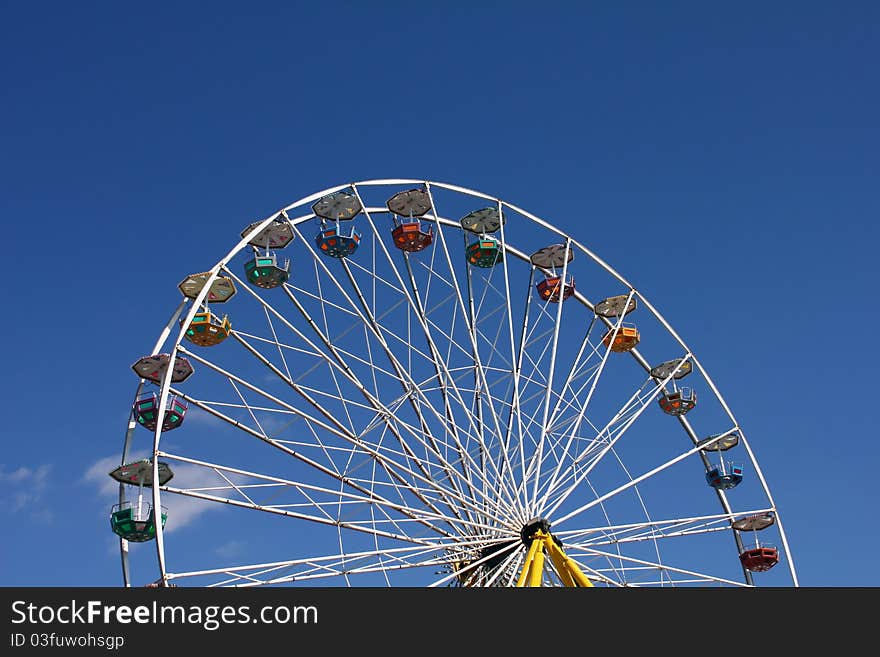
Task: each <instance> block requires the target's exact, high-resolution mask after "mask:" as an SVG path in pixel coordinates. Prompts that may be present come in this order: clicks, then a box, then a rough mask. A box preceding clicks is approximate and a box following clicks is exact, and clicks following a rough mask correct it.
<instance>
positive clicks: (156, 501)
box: [120, 178, 797, 585]
mask: <svg viewBox="0 0 880 657" xmlns="http://www.w3.org/2000/svg"><path fill="white" fill-rule="evenodd" d="M393 185H424V186H425V187H426V188H427V189H428V190H430V189H431V187H432V186H433V187H437V188H440V189H445V190H448V191H452V192H459V193H464V194H467V195H469V196H473V197H475V198H481V199H483V200H486V201H491V202H495V203H497V204H498V207H499V208H502V207H506V208H509V209H511V210H512V211H514V212H516V213H519V214H521V215H522V216H524V217H526V218H528V219H531V220H532V221H534V222H536V223H537V224H539V225H541V226H542V227H544V228H547V229H548V230H550V231H551V232H553V233H554V234H556V235H558V236H559V237H560V238H562V239H564V241H565V243H566V244H569V245H570V246H571V247H572V248H577V249H578V250H579V251H581V252H582V253H583V254H585V255H586V256H587V257H589V258H590V259H591V260H593V262H595V263H596V264H598V265H600V266H601V267H602V268H603V269H605V270H606V271H607V272H608V273H609V274H610V275H611V276H612V277H614V278H615V279H616V280H618V282H620V283H621V284H622V285H624V286H625V287H627V288H628V289H629V290H630V294H631V295H632V297H633V298H637V299H638V300H639V302H641V303H642V304H643V305H644V306H645V307H646V308H647V309H648V310H649V311H650V312H651V313H652V315H653V316H654V317H655V318H656V319H657V321H659V322H660V323H661V325H663V327H664V328H665V329H666V330H667V331H668V332H669V334H670V335H671V336H672V337H673V338H674V339H675V340H676V341H677V342H678V343H679V345H680V346H681V348H682V350H683V353H685V354H686V357H685V358H689V359H690V360H691V361H692V362H693V364H694V366H695V368H696V370H698V371H699V372H700V374H701V375H702V377H703V379H704V380H705V381H706V383H707V384H708V385H709V387H710V389H711V391H712V393H713V394H714V395H715V397H716V399H717V400H718V401H719V402H720V404H721V405H722V407H723V408H724V411H725V412H726V414H727V415H728V417H729V418H730V420H731V423H732V425H733V427H734V428H735V430H736V431H737V432H739V435H740V437H741V440H742V444H743V445H744V447H745V449H746V452H747V455H748V458H749V460H750V463H751V464H752V465H753V466H754V467H755V469H756V474H757V476H758V479H759V481H760V483H761V486H762V488H763V491H764V494H765V495H766V496H767V500H768V502H769V509H770V510H772V512H773V513H775V514H776V516H777V524H778V526H779V532H780V536H781V541H782V543H783V544H784V549H785V553H786V555H787V560H788V565H789V569H790V572H791V576H792V578H793V581H794V584H795V585H797V576H796V573H795V570H794V564H793V561H792V558H791V553H790V549H789V547H788V544H787V539H786V537H785V533H784V530H783V529H782V524H781V520H779V519H778V515H779V514H778V512H777V509H776V504H775V502H774V501H773V498H772V494H771V492H770V489H769V485H768V484H767V482H766V480H765V478H764V476H763V473H762V472H761V471H760V468H759V465H758V460H757V458H756V457H755V454H754V452H753V450H752V449H751V447H750V445H749V443H748V440H747V439H746V436H745V434H744V432H743V430H742V428H741V426H740V424H739V423H738V421H737V420H736V418H735V417H734V415H733V413H732V411H731V410H730V408H729V406H728V404H727V402H726V401H725V400H724V398H723V397H722V395H721V393H720V391H719V390H718V388H717V386H716V385H715V383H714V382H713V381H712V379H711V377H710V375H709V374H708V372H707V371H706V369H705V368H704V367H703V365H702V364H701V362H700V361H699V360H698V359H697V357H696V355H695V354H694V353H693V352H692V350H690V349H689V347H688V346H687V344H686V343H685V342H684V340H683V339H682V338H681V337H680V336H679V335H678V334H677V332H676V331H675V330H674V329H673V327H672V326H671V325H670V324H669V322H668V321H667V320H666V319H665V318H664V317H663V316H662V314H661V313H660V312H659V311H657V309H656V308H655V307H654V306H653V305H652V304H651V303H650V301H649V300H648V299H646V298H645V297H644V296H643V295H642V294H641V292H640V291H639V290H638V289H637V288H635V287H634V286H633V285H632V284H630V283H629V282H628V281H627V280H626V279H625V278H623V276H621V275H620V274H619V273H618V272H617V271H616V270H615V269H614V268H613V267H611V266H610V265H608V264H607V263H605V262H604V261H603V260H602V259H601V258H599V257H598V256H597V255H596V254H594V253H593V252H592V251H590V250H589V249H588V248H586V246H584V245H583V244H581V243H580V242H578V241H577V240H574V239H573V238H572V237H570V236H569V235H567V234H566V233H564V232H562V231H560V230H558V229H556V228H555V227H554V226H552V225H551V224H549V223H548V222H545V221H544V220H542V219H540V218H539V217H537V216H536V215H533V214H531V213H529V212H527V211H525V210H523V209H521V208H519V207H518V206H516V205H513V204H511V203H508V202H506V201H503V200H502V199H500V198H498V197H493V196H490V195H488V194H485V193H483V192H479V191H476V190H473V189H468V188H465V187H460V186H457V185H451V184H449V183H440V182H434V181H430V180H422V179H412V178H389V179H370V180H363V181H359V182H352V183H345V184H340V185H336V186H333V187H329V188H327V189H325V190H322V191H320V192H316V193H313V194H311V195H308V196H305V197H303V198H301V199H300V200H298V201H295V202H293V203H291V204H289V205H287V206H284V207H283V208H281V209H280V210H278V211H276V212H274V213H272V214H271V215H269V216H268V217H266V218H265V219H263V220H261V221H258V222H254V223H253V224H252V230H251V231H249V232H247V233H243V234H242V237H241V240H240V241H239V242H238V244H237V245H236V246H235V247H233V248H232V250H230V251H229V253H228V254H227V255H226V256H225V257H224V258H222V259H221V260H220V261H218V262H217V264H215V265H214V267H212V268H211V270H210V271H209V272H207V273H208V274H209V276H208V279H207V281H206V283H205V285H204V287H203V288H202V290H201V291H200V292H199V294H198V295H197V296H196V297H195V298H194V299H192V303H191V306H190V308H189V310H188V312H186V313H183V312H182V310H183V309H184V306H185V304H186V302H187V300H186V299H184V301H183V302H182V303H181V306H180V307H179V308H178V309H177V311H176V314H175V315H174V318H173V319H172V320H171V321H170V322H169V325H168V326H167V327H166V329H165V330H164V331H163V332H162V335H160V338H159V340H158V341H157V345H156V348H155V349H154V352H155V351H156V350H158V349H159V348H160V346H161V345H162V344H165V343H166V342H167V340H168V338H169V336H170V333H171V332H172V331H171V330H170V327H171V326H172V325H173V323H174V321H175V320H176V319H177V318H178V317H179V316H181V315H183V316H184V319H182V320H180V324H181V329H180V331H179V332H178V335H177V338H176V340H175V341H174V343H173V347H172V349H171V350H170V354H169V355H170V358H172V359H173V358H175V356H176V355H177V353H178V352H179V351H180V347H181V345H182V342H183V339H184V334H185V330H186V329H185V327H186V326H187V325H188V324H189V322H191V321H192V319H193V316H194V315H195V314H196V312H197V311H198V309H199V308H200V307H201V305H202V304H203V303H204V301H205V297H206V295H207V291H208V288H209V286H210V284H211V282H212V281H214V280H215V279H216V278H218V277H219V276H220V275H221V274H222V272H223V271H224V270H226V269H227V266H228V264H229V262H230V261H231V260H232V259H233V258H234V257H235V256H236V255H238V254H240V253H241V252H242V251H243V250H245V249H246V248H247V247H248V245H249V242H250V241H251V240H252V239H253V238H254V236H256V235H257V234H258V233H259V232H260V231H261V230H262V229H263V228H265V227H266V226H268V225H269V224H270V223H271V222H272V221H274V220H277V219H278V218H279V217H284V218H285V219H286V220H287V221H289V222H290V223H291V225H292V226H293V227H294V228H296V227H297V226H298V225H300V224H303V223H304V222H306V221H308V220H309V219H313V218H314V217H315V215H314V214H313V213H312V214H311V215H309V214H306V215H303V216H300V217H296V218H294V219H290V218H289V217H288V213H289V212H290V211H291V210H295V209H296V208H298V207H301V206H304V205H307V204H310V203H312V202H313V201H316V200H318V199H320V198H322V197H324V196H326V195H328V194H332V193H334V192H338V191H342V190H346V189H353V190H355V191H356V190H357V189H358V188H359V187H370V186H393ZM363 211H364V212H365V213H366V214H367V216H369V214H370V213H374V214H379V213H388V212H390V211H389V209H388V208H387V207H386V208H381V207H366V206H364V208H363ZM426 216H427V217H428V218H431V219H433V220H434V221H435V222H437V223H438V224H444V225H448V226H450V227H453V226H455V224H456V223H457V222H456V221H455V220H454V219H452V218H446V217H442V216H439V215H437V214H436V213H435V211H434V210H433V208H432V210H431V211H430V212H429V213H428V215H426ZM501 230H502V248H503V250H504V252H505V254H507V253H509V254H510V255H512V256H514V257H516V258H518V259H520V260H526V261H527V260H528V255H527V254H525V253H523V252H522V251H519V250H517V249H516V248H515V247H513V246H512V245H511V244H509V243H507V242H506V240H504V239H503V226H502V228H501ZM301 237H302V236H301ZM567 264H568V263H566V265H567ZM574 295H575V297H576V298H578V299H579V300H580V302H581V303H582V304H585V305H587V306H588V307H592V304H591V302H589V301H588V300H587V298H586V297H585V296H583V294H582V293H580V292H579V291H575V292H574ZM561 309H562V304H559V307H558V310H559V312H560V313H561ZM162 336H164V337H162ZM183 349H184V350H186V347H185V346H184V347H183ZM633 355H634V356H635V357H636V360H637V362H639V363H640V365H641V366H642V367H643V368H645V369H646V370H648V371H650V365H649V363H648V362H647V361H645V360H644V359H639V358H638V352H637V351H636V350H633ZM143 383H144V381H143V380H141V383H140V385H139V388H138V390H139V391H140V389H141V387H142V386H143ZM159 391H160V392H159V396H160V407H159V427H157V430H156V432H155V435H154V441H153V464H154V468H156V469H158V465H159V464H158V458H159V455H160V454H162V452H161V450H160V440H161V436H162V430H161V418H162V413H163V411H164V406H165V401H166V400H167V398H168V395H169V394H170V392H171V381H170V376H169V377H165V378H163V380H162V381H161V383H160V386H159ZM678 419H679V422H680V423H682V425H683V426H684V427H685V430H686V431H687V432H688V433H689V435H690V436H691V437H692V438H693V439H695V440H696V438H697V437H696V434H695V433H694V432H693V430H692V429H690V428H689V426H688V424H687V419H686V418H684V417H679V418H678ZM127 451H128V437H127V440H126V449H125V450H124V454H125V453H126V452H127ZM124 458H125V456H123V460H124ZM154 476H157V470H156V471H154ZM162 488H163V487H162V486H156V487H153V506H154V508H161V499H160V490H161V489H162ZM719 493H720V491H719ZM121 494H122V493H121V492H120V495H121ZM720 498H721V500H722V506H723V507H724V496H723V493H720ZM724 510H725V511H726V512H727V513H730V512H731V511H730V508H729V507H727V508H725V509H724ZM162 533H163V530H162V527H161V523H158V524H157V527H156V547H157V553H158V557H159V565H160V573H161V579H162V581H163V582H165V583H167V581H168V575H169V574H168V572H167V570H166V568H165V557H164V543H163V538H162ZM124 560H125V555H123V561H124ZM125 579H126V583H128V574H127V567H126V574H125Z"/></svg>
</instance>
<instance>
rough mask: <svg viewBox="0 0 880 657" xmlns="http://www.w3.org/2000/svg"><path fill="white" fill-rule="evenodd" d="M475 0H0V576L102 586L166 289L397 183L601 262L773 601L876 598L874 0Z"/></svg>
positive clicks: (170, 298)
mask: <svg viewBox="0 0 880 657" xmlns="http://www.w3.org/2000/svg"><path fill="white" fill-rule="evenodd" d="M499 7H500V6H499V5H497V4H495V3H481V2H475V3H464V2H461V3H458V2H452V3H441V4H440V5H439V6H436V7H432V8H431V10H430V11H428V10H427V9H426V7H420V6H415V5H412V4H411V3H396V2H384V3H345V2H327V3H249V4H248V6H247V9H246V10H245V9H243V8H242V6H241V5H239V4H238V3H225V2H216V3H210V7H209V6H208V5H207V4H198V3H178V4H175V5H170V4H169V5H164V6H159V7H150V8H149V9H140V8H133V7H129V6H120V5H118V4H115V3H103V2H96V3H88V4H87V5H86V6H77V7H72V6H70V5H69V4H68V3H53V2H50V3H44V4H40V5H36V4H27V3H25V4H16V5H13V4H12V3H6V4H5V5H4V7H3V9H2V14H3V19H2V20H0V44H2V45H0V49H2V67H3V69H2V70H3V80H4V83H3V85H2V91H0V93H2V94H3V98H2V103H0V117H2V121H0V142H2V153H3V157H2V158H0V211H2V215H3V218H4V222H3V225H4V230H5V244H6V252H7V255H6V257H5V258H4V259H3V260H2V262H0V268H2V275H3V280H4V281H5V284H4V285H3V286H2V288H0V295H2V296H0V302H2V307H3V308H4V309H5V313H4V317H5V320H6V321H4V322H3V324H2V329H0V330H2V331H3V338H4V339H3V343H4V344H5V356H4V360H5V372H6V376H4V377H3V379H2V383H0V385H2V388H3V394H4V398H5V399H6V403H7V410H6V414H5V420H4V424H3V432H2V433H3V441H4V445H5V450H4V452H3V456H2V458H0V520H2V522H3V524H4V526H5V527H7V528H11V529H10V531H9V532H8V533H7V536H9V537H11V540H4V541H3V542H2V544H0V564H2V566H0V584H2V585H6V586H11V585H26V586H47V585H63V586H75V585H98V586H101V585H109V586H113V585H117V584H119V583H120V581H121V577H120V571H119V565H118V555H117V554H115V553H114V551H113V549H114V542H115V541H114V536H113V534H112V533H111V532H110V530H109V527H108V522H107V513H108V511H109V507H110V506H111V505H112V504H113V503H114V501H115V500H114V493H113V490H112V486H111V487H110V488H109V489H108V483H112V482H110V480H109V478H107V477H106V472H107V471H109V468H108V467H107V465H108V464H111V465H110V467H113V465H115V462H116V461H118V459H119V454H120V450H121V446H122V439H123V434H124V428H125V423H126V420H127V417H128V413H129V408H130V403H131V399H132V396H133V394H134V390H135V386H136V384H137V379H136V377H135V376H134V375H133V373H132V372H131V369H130V366H131V364H132V363H133V362H134V361H135V360H136V359H137V358H139V357H140V356H142V355H144V354H146V353H147V352H148V351H149V350H150V348H151V347H152V345H153V343H154V342H155V340H156V337H157V335H158V334H159V332H160V330H161V329H162V327H163V326H164V324H165V322H166V321H167V320H168V317H169V316H170V314H171V312H172V311H173V309H174V307H175V306H176V304H177V303H178V301H179V293H178V292H177V289H176V287H177V284H178V283H179V282H180V281H181V280H182V279H183V277H184V276H185V275H187V274H189V273H192V272H197V271H205V270H207V269H208V268H210V267H211V266H213V264H214V263H215V262H217V261H218V260H219V259H220V258H221V257H223V256H224V255H225V254H226V253H227V252H228V251H229V249H230V248H231V247H232V246H233V245H234V244H235V243H236V242H237V241H238V239H239V233H240V231H241V230H242V229H243V228H244V227H245V226H247V225H248V224H250V223H251V222H253V221H256V220H257V219H262V218H265V217H268V216H269V215H270V214H272V213H273V212H275V211H277V210H278V209H279V208H281V207H284V206H286V205H288V204H290V203H293V202H294V201H296V200H297V199H300V198H303V197H306V196H308V195H310V194H313V193H315V192H318V191H320V190H323V189H326V188H330V187H333V186H335V185H341V184H345V183H347V182H351V181H360V180H368V179H375V178H398V177H400V178H413V179H424V180H430V181H439V182H446V183H451V184H456V185H461V186H463V187H467V188H470V189H474V190H479V191H481V192H484V193H486V194H489V195H491V196H495V197H500V198H502V199H504V200H506V201H509V202H510V203H513V204H515V205H517V206H519V207H521V208H523V209H526V210H528V211H530V212H532V213H534V214H536V215H538V216H539V217H541V218H543V219H545V220H547V221H548V222H550V223H552V224H553V225H555V226H556V227H558V228H559V229H560V230H562V231H564V232H566V233H568V234H569V235H571V236H572V237H574V238H575V239H577V240H578V241H580V242H581V243H582V244H585V245H586V246H587V247H588V248H590V249H591V250H592V251H593V252H594V253H596V254H597V255H598V256H599V257H601V258H602V259H604V260H605V261H606V262H608V263H609V264H611V265H612V266H613V267H614V268H615V269H616V270H617V271H619V272H620V273H621V274H623V275H624V276H625V277H626V278H627V279H628V280H629V281H630V282H631V283H633V284H634V285H635V287H636V288H637V289H638V290H639V291H640V292H641V293H642V294H644V295H645V297H646V298H648V299H650V300H651V303H652V304H653V305H654V306H655V307H656V308H657V309H658V310H660V312H661V313H662V314H663V316H664V317H665V318H666V319H667V320H668V321H669V323H670V324H671V325H672V326H673V327H674V328H675V330H676V331H677V332H678V333H679V335H681V336H682V337H683V339H684V340H685V341H686V342H687V343H688V345H689V346H690V347H691V348H692V350H693V351H694V353H695V354H697V356H698V357H699V359H700V362H701V363H702V364H703V365H704V366H705V367H706V369H707V370H708V372H709V373H710V375H711V377H712V379H713V380H714V381H715V383H716V384H717V385H718V387H719V389H720V391H721V392H722V394H723V396H724V398H725V400H726V401H727V402H728V404H729V405H730V406H731V408H732V409H733V411H734V413H735V415H736V417H737V419H738V420H739V422H740V424H741V426H742V427H743V429H744V431H745V433H746V434H747V435H748V436H749V441H750V444H751V446H752V448H753V449H754V451H755V453H756V456H757V459H758V461H759V462H760V464H761V468H762V471H763V473H764V475H765V476H766V478H767V480H768V482H769V485H770V488H771V490H772V492H773V495H774V498H775V500H776V502H777V504H778V507H779V510H780V513H781V515H782V518H783V520H784V522H785V528H786V532H787V535H788V539H789V543H790V547H791V552H792V557H793V559H794V562H795V565H796V568H797V571H798V576H799V579H800V583H801V584H802V585H807V586H859V585H869V586H876V585H880V575H878V570H877V567H876V561H875V558H874V552H875V550H874V545H875V541H876V538H877V530H876V528H875V525H876V523H875V519H876V515H877V514H876V505H877V501H878V500H877V494H876V487H875V486H873V474H874V464H875V463H877V462H878V457H880V449H878V446H877V441H876V435H877V433H876V429H874V428H872V427H873V426H874V423H873V422H872V421H871V420H870V412H869V411H870V409H871V408H872V407H873V404H874V403H875V402H873V401H872V399H874V387H873V379H872V375H873V373H874V372H875V371H876V368H877V365H878V359H877V355H876V354H877V351H876V348H875V347H874V343H873V340H872V339H871V338H870V332H871V329H872V328H873V327H874V326H875V325H876V323H877V321H878V319H880V318H878V313H877V310H876V305H875V304H874V303H873V301H874V299H875V297H876V293H875V292H871V290H874V289H875V285H876V283H877V282H878V281H877V278H878V275H877V274H878V265H877V257H876V253H875V249H876V244H877V238H878V229H877V218H878V215H880V201H878V198H880V196H878V193H877V190H878V184H877V180H878V173H880V171H878V158H877V153H878V147H880V132H878V127H877V119H876V117H877V116H878V115H880V102H878V101H880V91H878V85H877V83H876V62H877V61H878V60H880V52H878V45H877V44H878V37H880V33H878V32H880V9H878V8H877V6H876V5H875V4H874V3H868V2H849V3H844V4H839V3H838V4H835V5H830V4H827V3H816V2H777V3H770V4H768V3H758V2H746V3H737V4H736V5H735V6H733V5H722V4H720V3H698V2H675V3H653V2H622V3H590V2H588V3H565V2H549V3H544V4H542V5H541V6H540V10H537V9H536V8H535V5H534V4H533V3H518V2H511V3H505V5H504V6H503V9H501V8H499ZM540 246H544V244H536V245H535V248H536V249H537V248H538V247H540ZM584 285H588V283H587V282H586V281H585V282H584ZM181 431H183V429H181ZM180 520H181V517H180V516H178V517H177V521H178V522H180ZM171 522H172V519H169V523H171ZM169 536H170V534H169ZM169 540H170V539H169ZM224 546H225V547H226V548H228V550H233V549H234V548H235V543H234V539H230V541H229V542H227V543H224ZM222 547H223V546H220V547H218V548H217V549H218V550H219V549H221V548H222Z"/></svg>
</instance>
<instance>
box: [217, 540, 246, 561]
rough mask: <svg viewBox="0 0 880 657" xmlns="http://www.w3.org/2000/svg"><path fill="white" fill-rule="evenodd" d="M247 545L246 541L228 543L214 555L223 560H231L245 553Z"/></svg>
mask: <svg viewBox="0 0 880 657" xmlns="http://www.w3.org/2000/svg"><path fill="white" fill-rule="evenodd" d="M245 548H247V543H246V542H245V541H235V540H232V541H228V542H226V543H224V544H223V545H221V546H220V547H218V548H216V549H215V550H214V553H215V554H216V555H217V556H218V557H221V558H223V559H226V560H229V559H233V558H235V557H238V556H240V555H242V554H244V552H245Z"/></svg>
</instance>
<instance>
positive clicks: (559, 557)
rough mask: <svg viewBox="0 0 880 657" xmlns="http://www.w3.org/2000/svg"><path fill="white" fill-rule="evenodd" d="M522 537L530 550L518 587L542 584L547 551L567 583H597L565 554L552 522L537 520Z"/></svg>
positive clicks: (583, 584) (568, 584) (527, 526)
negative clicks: (552, 531)
mask: <svg viewBox="0 0 880 657" xmlns="http://www.w3.org/2000/svg"><path fill="white" fill-rule="evenodd" d="M522 540H523V543H525V544H526V545H527V546H528V548H529V551H528V554H527V555H526V560H525V563H524V564H523V569H522V572H521V573H520V575H519V579H518V580H517V582H516V585H517V587H523V586H541V584H542V582H543V575H544V554H545V553H546V554H548V555H549V556H550V561H551V562H552V564H553V568H554V569H555V570H556V574H557V575H559V579H560V580H561V581H562V583H563V584H564V585H565V586H579V587H592V586H593V583H592V582H591V581H590V580H589V579H588V578H587V576H586V575H584V573H583V572H582V571H581V569H580V568H579V567H578V565H577V563H576V562H575V561H574V559H572V558H570V557H569V556H568V555H567V554H565V551H564V550H563V549H562V547H561V545H560V544H559V541H558V540H557V539H556V537H555V536H553V535H552V534H551V533H550V523H549V522H547V521H546V520H544V519H543V518H538V519H536V520H533V521H531V522H529V523H528V524H527V525H526V526H525V527H523V530H522Z"/></svg>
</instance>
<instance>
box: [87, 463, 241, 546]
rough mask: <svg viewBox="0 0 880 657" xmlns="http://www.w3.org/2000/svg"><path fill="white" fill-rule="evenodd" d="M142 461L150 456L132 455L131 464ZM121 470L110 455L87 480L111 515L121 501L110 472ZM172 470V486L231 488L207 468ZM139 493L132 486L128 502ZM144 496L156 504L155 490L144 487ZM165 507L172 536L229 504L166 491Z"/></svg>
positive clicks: (177, 466) (180, 466) (92, 469)
mask: <svg viewBox="0 0 880 657" xmlns="http://www.w3.org/2000/svg"><path fill="white" fill-rule="evenodd" d="M142 458H146V455H145V454H132V455H131V458H130V459H129V462H132V461H137V460H139V459H142ZM117 467H119V457H118V456H108V457H105V458H102V459H100V460H98V461H96V462H95V463H94V464H92V466H91V467H89V469H88V470H87V471H86V474H85V476H84V477H83V479H84V481H85V482H86V483H89V484H92V485H94V486H96V487H97V490H98V493H99V494H100V495H101V497H102V498H105V499H106V500H107V505H108V506H107V512H108V513H109V511H110V507H112V506H113V505H114V504H116V503H117V501H118V499H119V497H118V496H119V483H118V482H117V481H116V480H114V479H112V478H111V477H110V476H109V473H110V472H111V471H113V470H114V469H116V468H117ZM171 469H172V470H173V472H174V478H173V479H172V480H171V482H170V483H169V485H171V486H176V487H178V488H182V489H183V488H185V489H197V488H209V487H212V486H226V485H228V484H227V483H226V481H225V480H224V479H223V478H222V477H220V476H219V475H218V474H217V473H216V472H213V471H211V470H208V469H207V468H203V467H199V466H195V465H190V464H187V463H173V462H172V464H171ZM137 494H138V493H137V487H135V486H131V487H129V491H128V499H136V497H137ZM144 495H145V496H147V500H148V501H149V502H150V503H152V495H153V493H152V489H151V488H144ZM162 506H164V507H165V508H166V510H167V513H168V519H167V521H166V524H165V532H167V533H171V532H174V531H178V530H180V529H182V528H183V527H186V526H187V525H189V524H191V523H193V522H195V521H196V520H198V519H199V518H200V517H201V516H202V515H203V514H205V513H208V512H209V511H217V510H220V509H222V508H224V506H225V505H222V504H217V503H213V502H210V501H207V500H200V499H196V498H194V497H189V496H186V495H176V494H174V493H168V492H164V493H163V494H162Z"/></svg>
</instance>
